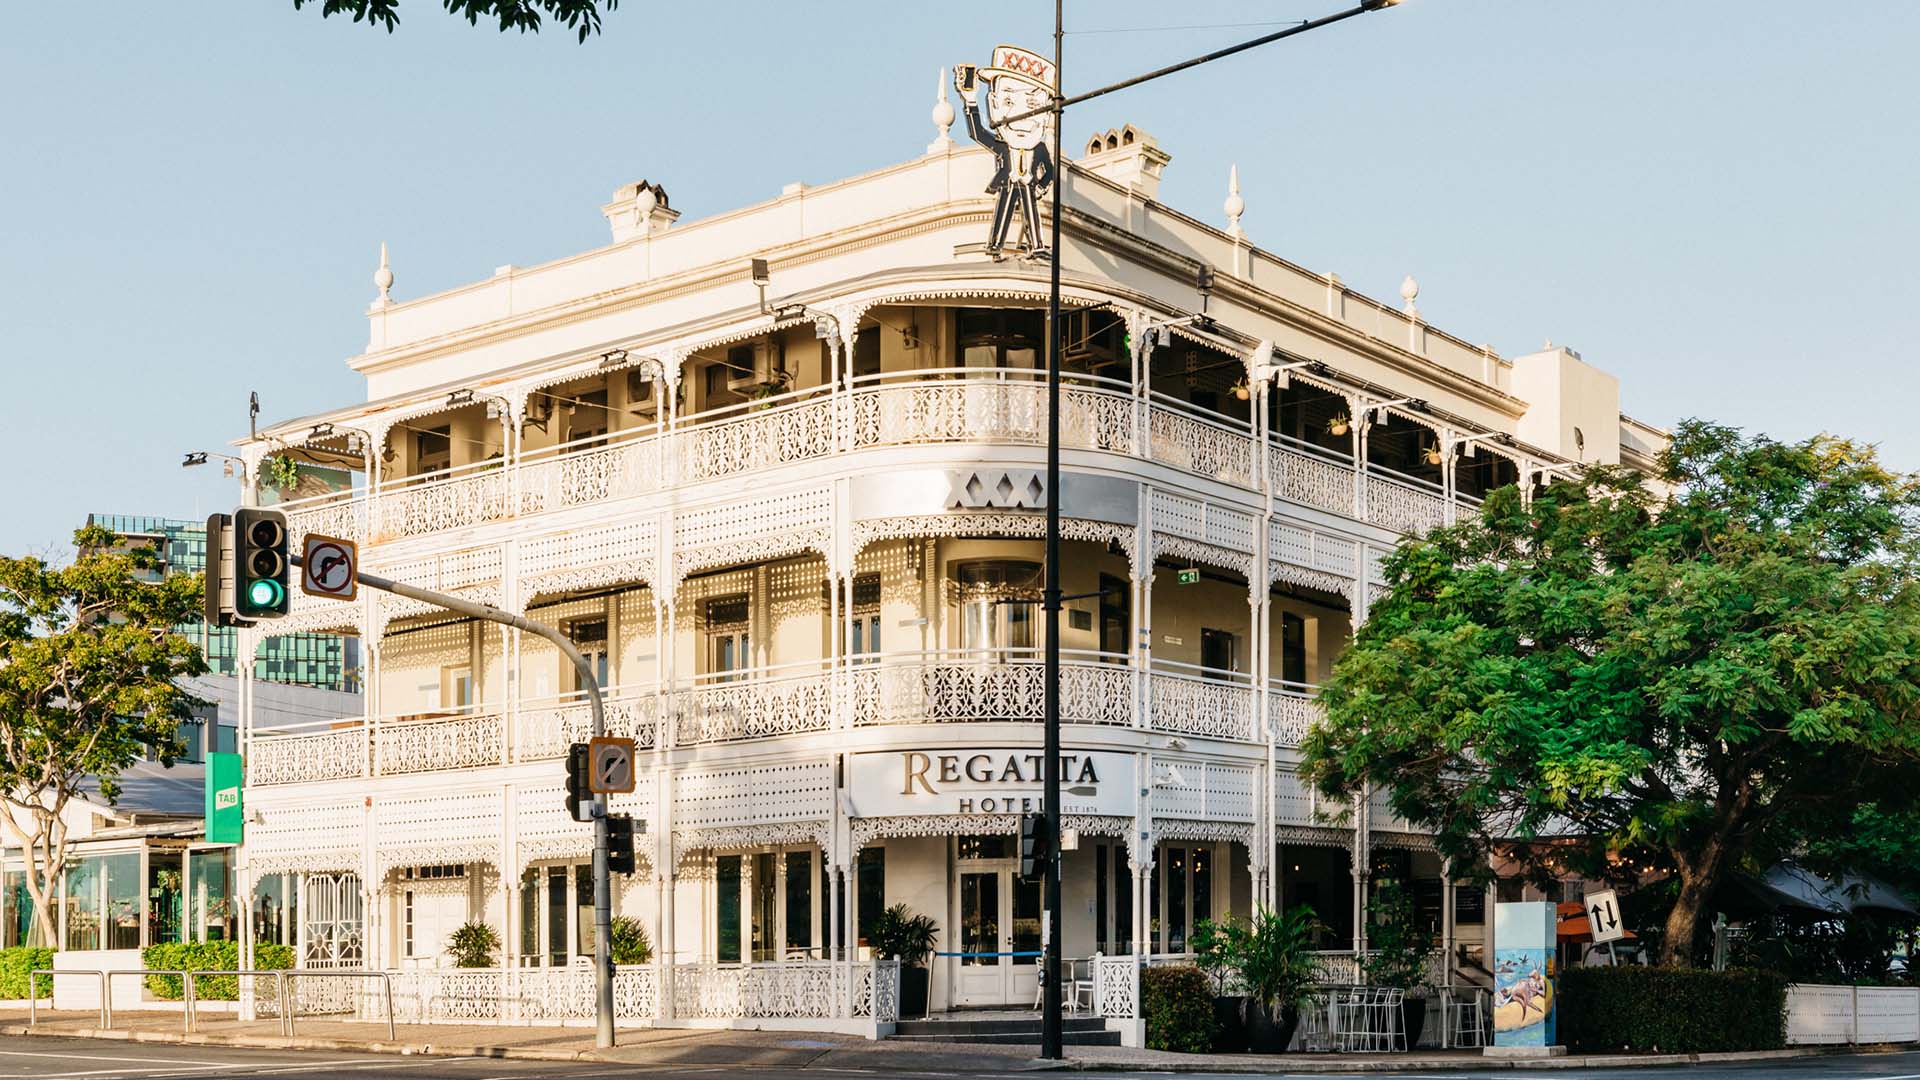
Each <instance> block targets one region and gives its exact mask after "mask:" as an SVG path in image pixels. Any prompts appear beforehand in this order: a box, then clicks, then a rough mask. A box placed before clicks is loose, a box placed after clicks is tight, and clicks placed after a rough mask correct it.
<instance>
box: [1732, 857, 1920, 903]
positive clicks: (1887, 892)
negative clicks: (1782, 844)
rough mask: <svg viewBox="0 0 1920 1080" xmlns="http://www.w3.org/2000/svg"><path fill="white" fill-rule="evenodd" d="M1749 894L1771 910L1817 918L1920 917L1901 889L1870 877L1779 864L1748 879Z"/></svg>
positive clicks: (1746, 883)
mask: <svg viewBox="0 0 1920 1080" xmlns="http://www.w3.org/2000/svg"><path fill="white" fill-rule="evenodd" d="M1744 884H1745V885H1746V887H1747V890H1748V892H1749V893H1751V894H1753V896H1754V898H1755V899H1756V900H1758V901H1760V902H1761V904H1762V905H1763V906H1765V907H1767V908H1769V909H1772V910H1776V911H1778V910H1791V911H1805V912H1810V913H1812V914H1815V915H1851V914H1853V913H1855V912H1863V911H1880V912H1889V913H1892V914H1896V915H1908V916H1915V915H1920V909H1915V907H1914V906H1913V904H1912V902H1911V901H1909V900H1908V899H1907V898H1906V897H1905V896H1902V895H1901V894H1900V891H1899V890H1898V889H1895V888H1894V887H1893V886H1891V885H1888V884H1887V883H1886V882H1884V881H1881V880H1880V879H1878V878H1875V877H1872V876H1870V875H1867V874H1842V875H1840V877H1839V878H1837V879H1828V878H1824V877H1821V876H1820V875H1818V874H1816V873H1814V872H1813V871H1811V870H1808V869H1806V868H1805V867H1802V866H1796V865H1794V864H1793V863H1777V864H1775V865H1774V866H1773V868H1772V869H1769V870H1768V871H1767V872H1766V873H1765V874H1763V875H1761V876H1760V877H1759V878H1758V879H1747V880H1746V881H1745V882H1744Z"/></svg>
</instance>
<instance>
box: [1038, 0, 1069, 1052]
mask: <svg viewBox="0 0 1920 1080" xmlns="http://www.w3.org/2000/svg"><path fill="white" fill-rule="evenodd" d="M1063 4H1064V0H1053V81H1054V88H1053V91H1054V92H1053V185H1052V191H1051V192H1050V193H1049V194H1050V195H1051V196H1052V202H1053V207H1052V209H1053V215H1052V218H1053V220H1052V221H1051V222H1050V223H1049V225H1048V228H1049V229H1051V230H1052V235H1051V238H1050V239H1049V241H1048V245H1047V246H1048V251H1049V253H1050V254H1049V256H1048V258H1047V265H1048V268H1049V275H1050V277H1051V281H1050V283H1049V285H1048V288H1047V580H1046V590H1045V595H1044V599H1045V603H1046V615H1047V670H1046V680H1045V681H1046V695H1045V696H1046V749H1045V761H1046V763H1045V764H1044V765H1043V766H1042V770H1043V772H1044V774H1045V777H1046V795H1045V800H1044V803H1045V805H1044V810H1045V814H1046V819H1047V821H1046V836H1047V862H1046V866H1045V868H1044V869H1043V870H1042V871H1041V876H1042V878H1043V879H1044V880H1045V889H1046V897H1045V900H1046V908H1045V911H1046V919H1047V924H1046V926H1047V934H1046V944H1045V945H1044V946H1042V950H1043V952H1044V954H1045V955H1044V956H1043V957H1042V960H1043V961H1044V968H1043V974H1042V981H1043V983H1044V987H1043V989H1044V993H1043V995H1042V1004H1041V1011H1040V1056H1041V1057H1042V1058H1045V1059H1047V1060H1049V1061H1058V1060H1060V1059H1061V1058H1063V1057H1065V1056H1066V1054H1065V1043H1064V1040H1063V1039H1062V1037H1061V1030H1060V1029H1061V1024H1060V991H1061V986H1060V938H1061V931H1062V927H1061V925H1060V915H1061V909H1062V906H1063V905H1062V904H1061V902H1060V856H1061V851H1060V593H1061V589H1060V337H1061V327H1060V255H1061V252H1060V189H1062V188H1064V187H1066V186H1067V162H1066V159H1065V158H1064V157H1062V156H1061V153H1060V120H1061V110H1062V107H1063V105H1062V102H1061V100H1060V93H1061V91H1062V90H1063V89H1065V85H1066V84H1065V83H1064V82H1063V81H1062V80H1061V77H1060V54H1061V50H1062V45H1063V42H1064V41H1065V39H1066V33H1065V13H1064V11H1063V10H1062V6H1063ZM1036 231H1038V230H1037V229H1036Z"/></svg>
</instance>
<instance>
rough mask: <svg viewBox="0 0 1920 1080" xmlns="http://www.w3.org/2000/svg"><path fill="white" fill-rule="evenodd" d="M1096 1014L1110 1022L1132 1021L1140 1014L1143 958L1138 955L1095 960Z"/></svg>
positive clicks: (1094, 1002)
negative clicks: (1141, 964) (1141, 965)
mask: <svg viewBox="0 0 1920 1080" xmlns="http://www.w3.org/2000/svg"><path fill="white" fill-rule="evenodd" d="M1093 1011H1094V1014H1095V1015H1096V1016H1104V1017H1106V1018H1108V1019H1110V1020H1130V1019H1132V1018H1133V1017H1135V1016H1138V1015H1139V1013H1140V959H1139V958H1138V957H1135V956H1096V957H1094V958H1093Z"/></svg>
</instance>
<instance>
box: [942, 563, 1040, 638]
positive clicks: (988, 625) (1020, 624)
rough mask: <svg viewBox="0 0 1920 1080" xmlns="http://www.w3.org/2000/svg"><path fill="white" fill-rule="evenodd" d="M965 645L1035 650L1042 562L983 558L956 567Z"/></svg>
mask: <svg viewBox="0 0 1920 1080" xmlns="http://www.w3.org/2000/svg"><path fill="white" fill-rule="evenodd" d="M954 582H955V589H956V592H957V594H958V596H959V600H960V647H961V648H963V649H969V650H971V649H1031V648H1033V647H1034V626H1035V623H1036V622H1037V621H1038V620H1037V619H1036V617H1035V615H1036V610H1035V609H1036V607H1037V605H1038V604H1039V601H1040V584H1041V582H1040V564H1039V563H1034V562H1025V561H1021V560H1014V559H979V560H974V561H971V562H963V563H960V564H958V565H956V566H955V567H954Z"/></svg>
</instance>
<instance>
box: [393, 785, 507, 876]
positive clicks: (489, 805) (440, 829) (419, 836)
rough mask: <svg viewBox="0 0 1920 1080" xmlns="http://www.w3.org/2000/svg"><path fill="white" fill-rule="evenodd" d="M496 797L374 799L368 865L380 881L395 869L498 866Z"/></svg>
mask: <svg viewBox="0 0 1920 1080" xmlns="http://www.w3.org/2000/svg"><path fill="white" fill-rule="evenodd" d="M500 812H501V806H500V794H499V792H498V791H468V792H459V793H451V794H433V795H411V796H402V797H397V798H396V797H380V798H376V799H375V800H374V803H373V860H374V869H375V873H376V874H377V875H378V876H380V877H382V878H384V877H385V876H386V874H387V872H388V871H389V870H392V869H393V868H394V867H397V866H416V865H431V864H438V863H459V862H484V863H491V864H494V865H496V866H497V865H499V862H500V824H501V822H500Z"/></svg>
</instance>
